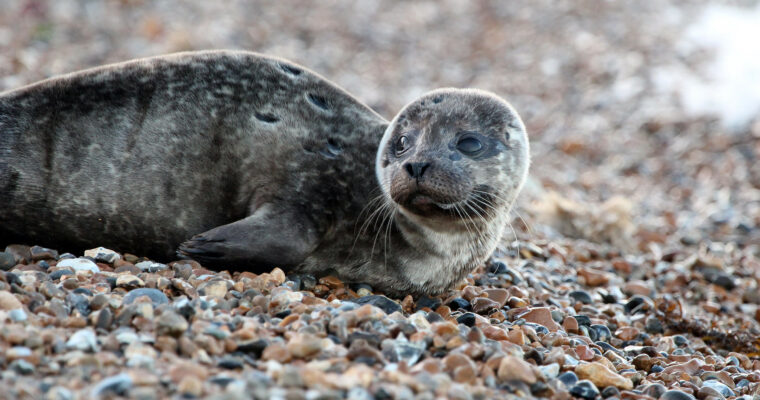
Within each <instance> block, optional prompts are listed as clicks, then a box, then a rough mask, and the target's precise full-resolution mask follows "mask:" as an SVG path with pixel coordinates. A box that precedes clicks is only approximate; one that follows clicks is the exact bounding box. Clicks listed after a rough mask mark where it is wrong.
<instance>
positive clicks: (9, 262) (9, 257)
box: [0, 251, 16, 271]
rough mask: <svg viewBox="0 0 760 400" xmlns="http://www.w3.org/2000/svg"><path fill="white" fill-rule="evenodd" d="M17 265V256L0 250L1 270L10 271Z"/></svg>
mask: <svg viewBox="0 0 760 400" xmlns="http://www.w3.org/2000/svg"><path fill="white" fill-rule="evenodd" d="M14 266H16V258H15V257H14V256H13V254H11V253H7V252H4V251H2V252H0V271H8V270H10V269H11V268H13V267H14Z"/></svg>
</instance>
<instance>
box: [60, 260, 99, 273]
mask: <svg viewBox="0 0 760 400" xmlns="http://www.w3.org/2000/svg"><path fill="white" fill-rule="evenodd" d="M56 266H57V267H59V268H71V269H72V270H74V272H80V271H90V272H92V273H96V272H100V268H98V265H97V264H95V263H94V262H92V261H90V260H88V259H86V258H67V259H65V260H61V261H58V264H56Z"/></svg>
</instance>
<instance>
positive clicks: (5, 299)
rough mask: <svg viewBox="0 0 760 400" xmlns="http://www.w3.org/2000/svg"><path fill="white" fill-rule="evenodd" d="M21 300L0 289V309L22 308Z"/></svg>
mask: <svg viewBox="0 0 760 400" xmlns="http://www.w3.org/2000/svg"><path fill="white" fill-rule="evenodd" d="M22 307H23V305H22V304H21V302H20V301H19V300H18V299H17V298H16V296H14V295H13V294H11V293H10V292H6V291H0V310H5V311H8V310H16V309H20V308H22Z"/></svg>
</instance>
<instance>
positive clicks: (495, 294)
mask: <svg viewBox="0 0 760 400" xmlns="http://www.w3.org/2000/svg"><path fill="white" fill-rule="evenodd" d="M484 292H485V294H486V296H488V298H489V299H491V300H493V301H495V302H497V303H499V307H498V308H501V307H504V305H505V304H507V299H508V298H509V291H507V289H500V288H499V289H486V290H484Z"/></svg>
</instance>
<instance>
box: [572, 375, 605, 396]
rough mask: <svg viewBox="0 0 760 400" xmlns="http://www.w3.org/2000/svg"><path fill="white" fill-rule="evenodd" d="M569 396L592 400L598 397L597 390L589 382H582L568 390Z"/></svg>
mask: <svg viewBox="0 0 760 400" xmlns="http://www.w3.org/2000/svg"><path fill="white" fill-rule="evenodd" d="M570 394H571V395H573V396H576V397H580V398H582V399H586V400H593V399H596V396H598V395H599V390H598V389H597V388H596V386H594V384H593V383H591V382H590V381H587V380H582V381H579V382H578V383H576V384H575V386H573V387H572V388H570Z"/></svg>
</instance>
